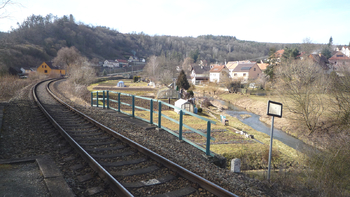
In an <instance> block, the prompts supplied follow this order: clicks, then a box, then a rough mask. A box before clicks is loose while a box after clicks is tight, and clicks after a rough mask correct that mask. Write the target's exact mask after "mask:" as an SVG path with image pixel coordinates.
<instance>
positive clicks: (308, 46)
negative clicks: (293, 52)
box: [301, 37, 315, 55]
mask: <svg viewBox="0 0 350 197" xmlns="http://www.w3.org/2000/svg"><path fill="white" fill-rule="evenodd" d="M314 50H315V45H314V44H313V42H312V40H311V38H309V37H307V38H304V39H303V44H301V51H302V52H305V55H310V54H311V53H312V52H314Z"/></svg>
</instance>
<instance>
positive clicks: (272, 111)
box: [267, 100, 283, 180]
mask: <svg viewBox="0 0 350 197" xmlns="http://www.w3.org/2000/svg"><path fill="white" fill-rule="evenodd" d="M282 107H283V105H282V103H278V102H274V101H270V100H269V101H268V102H267V115H269V116H272V123H271V138H270V151H269V167H268V174H267V180H270V172H271V155H272V140H273V122H274V118H275V116H276V117H280V118H281V117H282Z"/></svg>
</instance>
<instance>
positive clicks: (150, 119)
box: [149, 99, 153, 124]
mask: <svg viewBox="0 0 350 197" xmlns="http://www.w3.org/2000/svg"><path fill="white" fill-rule="evenodd" d="M149 123H150V124H153V100H152V99H151V105H150V114H149Z"/></svg>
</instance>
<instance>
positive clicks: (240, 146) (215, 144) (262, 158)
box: [89, 79, 299, 169]
mask: <svg viewBox="0 0 350 197" xmlns="http://www.w3.org/2000/svg"><path fill="white" fill-rule="evenodd" d="M119 81H120V80H110V81H104V82H102V83H99V84H93V85H92V86H90V87H89V90H92V88H91V87H94V86H111V87H112V86H116V85H117V83H118V82H119ZM122 81H124V83H125V85H126V86H128V87H147V83H143V82H141V83H134V82H133V81H132V80H131V79H123V80H122ZM157 90H158V89H157V88H155V91H154V92H153V93H155V92H156V91H157ZM118 91H119V90H118ZM196 91H198V90H196ZM120 92H123V93H127V94H133V95H140V96H144V95H145V92H140V91H133V90H130V89H128V90H120ZM221 96H222V99H223V100H228V101H231V102H232V103H234V102H235V101H236V100H244V99H247V96H246V95H239V94H222V95H221ZM249 99H253V100H254V101H255V103H264V104H265V105H266V103H267V100H268V99H270V98H267V97H260V96H249ZM142 107H145V108H147V109H149V106H142ZM122 110H123V107H122ZM123 111H124V110H123ZM125 112H127V113H129V114H131V113H132V112H131V111H130V108H129V109H127V110H125ZM162 113H163V114H164V115H166V116H168V117H170V118H172V119H175V120H179V115H178V114H177V113H176V112H174V111H173V110H164V111H162ZM135 115H136V116H138V117H141V118H143V119H146V120H149V118H150V114H149V112H148V111H135ZM200 115H202V116H203V117H205V118H209V119H211V120H213V121H215V122H216V124H215V125H214V124H212V125H211V130H212V132H211V136H212V137H213V138H215V139H216V140H215V141H212V143H211V151H212V152H215V153H217V154H220V155H223V156H225V157H226V158H227V164H228V166H230V161H231V159H233V158H240V159H241V160H242V161H243V164H242V167H243V168H245V169H261V168H266V167H267V162H266V161H267V158H266V157H267V154H268V150H269V147H268V144H269V142H270V137H269V136H268V135H266V134H264V133H261V132H258V131H256V130H254V129H253V128H251V127H249V126H248V125H245V124H243V123H242V122H241V121H239V120H238V119H237V118H234V117H230V116H226V117H227V119H228V120H229V126H224V125H223V124H221V123H220V122H219V121H218V120H217V119H215V118H212V117H211V116H209V114H208V113H207V112H206V111H205V110H204V111H203V113H201V114H200ZM216 116H217V117H219V114H217V115H216ZM157 121H158V116H157V114H154V115H153V122H155V123H157ZM183 123H184V124H186V125H188V126H190V127H192V128H194V129H197V130H201V131H203V132H206V128H207V123H206V121H203V120H200V119H198V118H196V117H193V116H189V115H184V118H183ZM162 126H164V127H166V128H168V129H171V130H172V131H175V132H177V131H178V130H179V126H178V124H177V123H174V122H172V121H170V120H167V119H166V118H162ZM239 130H244V131H246V132H247V133H248V134H251V135H254V138H255V139H257V140H259V141H260V142H263V143H264V144H260V143H257V142H256V141H255V140H252V139H248V138H245V137H244V136H242V135H240V134H237V133H236V131H239ZM188 131H189V130H188V129H186V128H183V132H184V133H183V137H185V138H187V139H189V140H191V141H193V142H195V143H197V144H199V145H201V146H203V147H205V142H206V138H205V137H203V136H201V135H199V134H197V133H193V132H188ZM273 143H274V144H273V148H274V151H273V153H274V159H273V161H272V162H273V165H275V166H278V165H279V164H280V163H283V162H285V163H289V162H292V161H293V160H295V159H296V158H297V157H298V155H299V153H298V152H297V151H296V150H294V149H292V148H290V147H288V146H287V145H285V144H283V143H281V142H280V141H278V140H274V141H273Z"/></svg>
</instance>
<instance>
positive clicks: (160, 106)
mask: <svg viewBox="0 0 350 197" xmlns="http://www.w3.org/2000/svg"><path fill="white" fill-rule="evenodd" d="M161 127H162V103H161V102H159V101H158V129H160V128H161Z"/></svg>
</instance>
